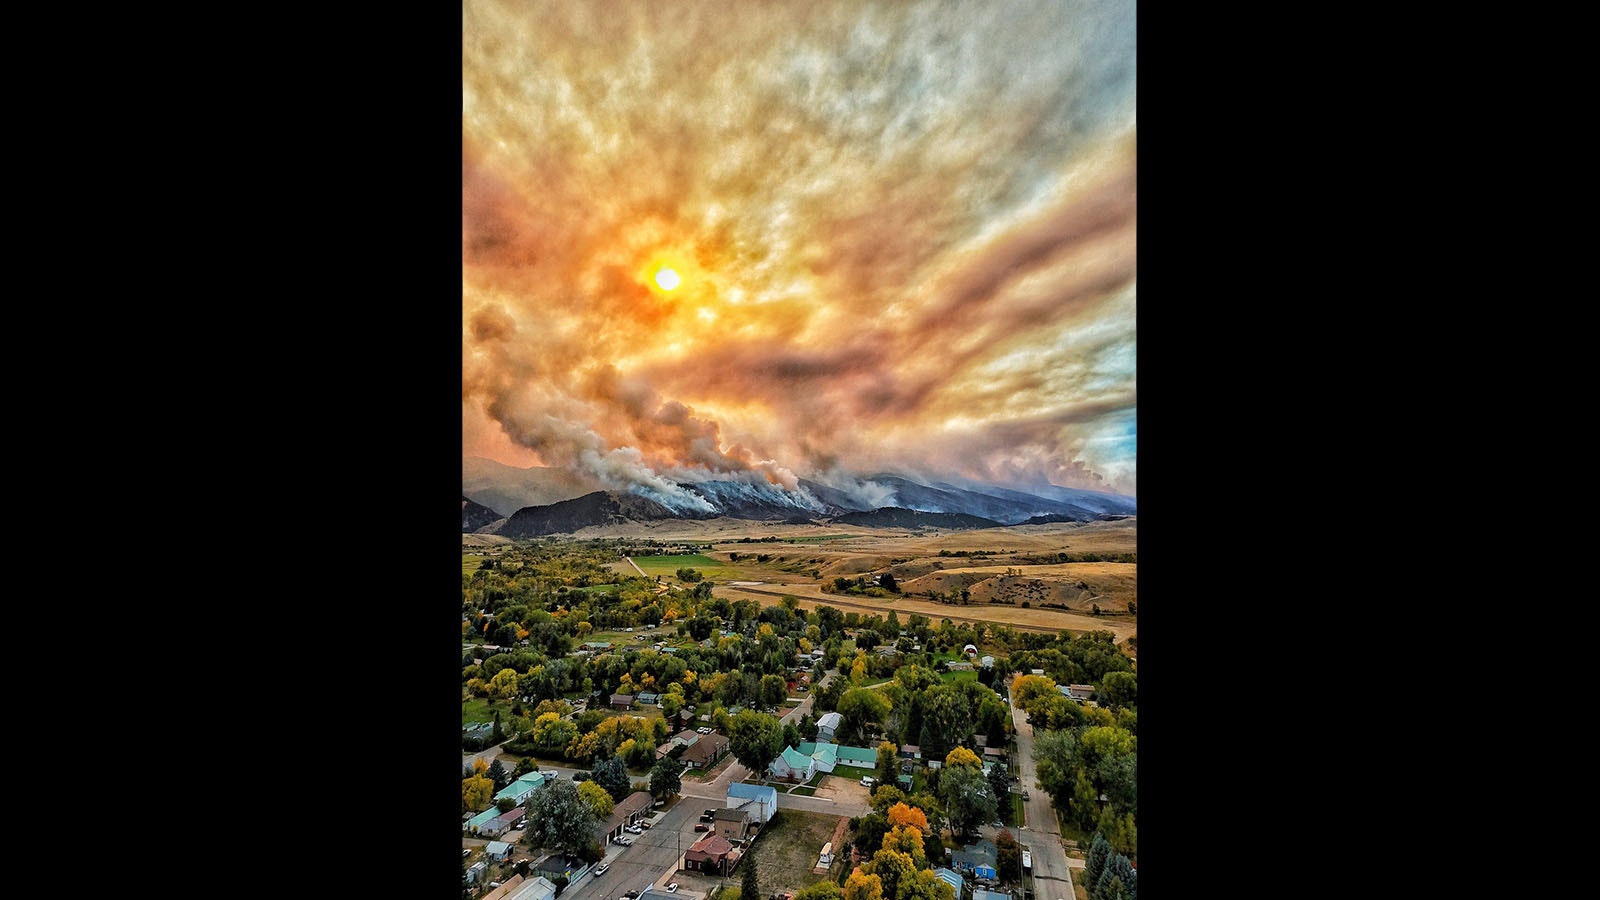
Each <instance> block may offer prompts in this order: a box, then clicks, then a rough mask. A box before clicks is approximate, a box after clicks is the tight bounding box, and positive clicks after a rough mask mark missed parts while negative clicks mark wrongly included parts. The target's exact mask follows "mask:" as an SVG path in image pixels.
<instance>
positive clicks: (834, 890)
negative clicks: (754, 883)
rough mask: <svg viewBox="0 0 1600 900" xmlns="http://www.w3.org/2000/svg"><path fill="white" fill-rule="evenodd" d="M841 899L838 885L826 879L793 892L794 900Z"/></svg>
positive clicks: (842, 894)
mask: <svg viewBox="0 0 1600 900" xmlns="http://www.w3.org/2000/svg"><path fill="white" fill-rule="evenodd" d="M740 893H741V894H742V893H743V892H742V891H741V892H740ZM843 897H844V892H843V891H841V890H839V885H838V884H836V883H834V882H832V881H828V880H827V879H823V880H822V881H817V882H813V883H811V884H808V885H806V886H805V887H803V888H801V889H800V890H798V891H795V892H794V900H843Z"/></svg>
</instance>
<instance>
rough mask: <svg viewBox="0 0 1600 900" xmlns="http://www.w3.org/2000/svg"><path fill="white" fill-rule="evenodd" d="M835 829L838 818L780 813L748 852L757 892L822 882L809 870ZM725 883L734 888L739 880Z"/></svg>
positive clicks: (794, 810)
mask: <svg viewBox="0 0 1600 900" xmlns="http://www.w3.org/2000/svg"><path fill="white" fill-rule="evenodd" d="M838 825H839V817H838V816H830V815H826V814H824V813H813V812H801V811H800V810H796V809H785V810H781V811H780V812H779V813H778V814H777V816H775V817H774V818H773V820H772V822H771V823H770V824H768V826H767V827H766V828H765V829H763V830H762V834H761V837H760V838H759V839H757V840H756V842H755V845H754V847H753V848H752V849H751V851H750V852H751V853H753V854H754V856H752V857H751V858H752V859H754V860H755V861H756V870H757V871H758V872H760V874H761V892H762V893H763V894H771V893H776V892H778V891H797V890H799V889H800V888H803V887H805V886H806V885H808V884H812V883H814V882H817V881H821V880H822V879H823V878H825V877H826V876H823V875H814V874H812V872H811V867H812V866H814V865H816V864H817V855H818V854H819V853H821V852H822V845H823V844H826V843H827V842H828V841H830V840H832V839H833V831H834V829H835V828H836V827H838ZM729 883H731V884H735V885H736V884H738V883H739V880H738V879H737V878H733V879H729Z"/></svg>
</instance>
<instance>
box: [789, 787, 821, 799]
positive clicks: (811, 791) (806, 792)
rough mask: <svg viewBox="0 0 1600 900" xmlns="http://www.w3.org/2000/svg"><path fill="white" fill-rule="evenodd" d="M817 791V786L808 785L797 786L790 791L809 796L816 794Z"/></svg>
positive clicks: (800, 795)
mask: <svg viewBox="0 0 1600 900" xmlns="http://www.w3.org/2000/svg"><path fill="white" fill-rule="evenodd" d="M816 792H817V789H816V788H814V787H809V786H807V787H797V788H795V789H794V790H792V791H790V792H789V793H791V794H794V795H796V796H799V797H809V796H811V795H812V794H815V793H816Z"/></svg>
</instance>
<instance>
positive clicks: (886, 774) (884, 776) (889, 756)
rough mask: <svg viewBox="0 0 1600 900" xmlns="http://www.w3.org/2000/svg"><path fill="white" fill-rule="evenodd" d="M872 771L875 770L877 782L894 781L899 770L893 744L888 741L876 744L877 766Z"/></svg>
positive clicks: (888, 782)
mask: <svg viewBox="0 0 1600 900" xmlns="http://www.w3.org/2000/svg"><path fill="white" fill-rule="evenodd" d="M874 771H876V772H877V778H878V783H879V784H894V783H895V779H896V777H897V776H898V774H899V771H900V765H899V760H898V759H897V758H896V755H895V748H894V745H893V744H891V743H889V742H888V741H884V742H882V743H880V744H879V745H878V766H877V769H875V770H874Z"/></svg>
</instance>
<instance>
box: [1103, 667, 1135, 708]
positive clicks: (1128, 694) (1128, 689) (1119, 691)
mask: <svg viewBox="0 0 1600 900" xmlns="http://www.w3.org/2000/svg"><path fill="white" fill-rule="evenodd" d="M1098 693H1099V695H1100V702H1102V703H1104V704H1105V705H1106V706H1109V707H1110V708H1112V709H1118V708H1120V707H1123V706H1134V705H1136V704H1137V703H1138V702H1139V676H1137V675H1135V674H1133V673H1132V672H1107V673H1106V677H1105V680H1104V681H1101V682H1100V690H1099V692H1098Z"/></svg>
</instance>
